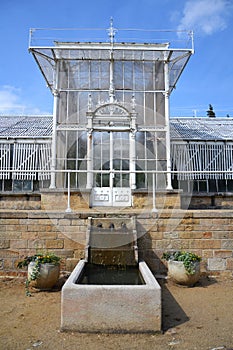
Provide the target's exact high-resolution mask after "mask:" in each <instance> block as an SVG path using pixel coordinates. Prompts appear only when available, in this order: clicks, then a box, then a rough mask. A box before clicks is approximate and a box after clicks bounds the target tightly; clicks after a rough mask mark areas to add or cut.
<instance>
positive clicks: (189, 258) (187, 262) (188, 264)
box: [162, 250, 201, 275]
mask: <svg viewBox="0 0 233 350" xmlns="http://www.w3.org/2000/svg"><path fill="white" fill-rule="evenodd" d="M162 259H164V260H167V261H168V260H173V261H182V262H183V264H184V267H185V270H186V271H187V273H188V274H189V275H193V274H194V273H195V263H196V262H199V261H201V257H200V256H198V255H196V254H194V253H191V252H186V251H180V250H178V251H170V252H166V253H163V256H162Z"/></svg>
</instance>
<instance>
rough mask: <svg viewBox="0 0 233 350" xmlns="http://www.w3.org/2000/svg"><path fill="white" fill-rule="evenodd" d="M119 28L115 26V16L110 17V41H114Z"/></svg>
mask: <svg viewBox="0 0 233 350" xmlns="http://www.w3.org/2000/svg"><path fill="white" fill-rule="evenodd" d="M116 32H117V30H116V29H115V28H114V27H113V18H112V17H111V18H110V28H109V29H108V36H109V38H110V43H111V44H113V43H114V38H115V34H116Z"/></svg>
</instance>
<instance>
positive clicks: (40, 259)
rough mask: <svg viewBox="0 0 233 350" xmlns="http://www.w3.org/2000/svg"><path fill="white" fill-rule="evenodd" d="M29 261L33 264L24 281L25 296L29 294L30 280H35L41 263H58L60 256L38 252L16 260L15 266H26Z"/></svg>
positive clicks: (38, 274)
mask: <svg viewBox="0 0 233 350" xmlns="http://www.w3.org/2000/svg"><path fill="white" fill-rule="evenodd" d="M31 262H34V263H35V264H34V266H33V269H32V272H31V274H30V276H28V277H27V279H26V281H25V293H26V295H27V296H31V293H30V291H29V285H30V282H31V281H35V280H36V279H37V278H38V277H39V276H40V266H41V264H53V265H59V262H60V258H59V257H58V256H57V255H55V254H53V253H38V254H34V255H31V256H26V257H25V258H24V259H23V260H21V261H19V262H18V264H17V267H18V268H20V269H21V268H24V267H27V266H28V265H29V264H30V263H31Z"/></svg>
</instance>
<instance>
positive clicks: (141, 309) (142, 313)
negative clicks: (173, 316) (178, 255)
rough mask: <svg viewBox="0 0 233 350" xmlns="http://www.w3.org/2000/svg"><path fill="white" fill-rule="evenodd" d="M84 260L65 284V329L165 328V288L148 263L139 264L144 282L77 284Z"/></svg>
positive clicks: (63, 314)
mask: <svg viewBox="0 0 233 350" xmlns="http://www.w3.org/2000/svg"><path fill="white" fill-rule="evenodd" d="M86 263H87V262H86V261H85V260H81V261H80V262H79V263H78V264H77V265H76V267H75V269H74V270H73V272H72V273H71V275H70V277H69V278H68V280H67V281H66V283H65V284H64V286H63V288H62V298H61V330H63V331H78V332H105V333H119V332H122V333H130V332H137V333H145V332H150V333H155V332H160V331H161V288H160V286H159V284H158V282H157V281H156V279H155V278H154V276H153V275H152V273H151V271H150V269H149V268H148V266H147V264H146V263H145V262H144V261H142V262H139V264H138V268H139V271H140V274H141V276H142V279H143V281H144V282H145V283H144V284H140V285H107V284H106V285H92V284H77V281H78V280H79V279H80V276H81V275H82V274H83V270H84V267H85V264H86Z"/></svg>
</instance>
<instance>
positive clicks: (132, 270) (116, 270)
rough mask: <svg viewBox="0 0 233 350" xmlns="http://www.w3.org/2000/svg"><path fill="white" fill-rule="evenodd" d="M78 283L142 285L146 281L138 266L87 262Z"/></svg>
mask: <svg viewBox="0 0 233 350" xmlns="http://www.w3.org/2000/svg"><path fill="white" fill-rule="evenodd" d="M76 284H94V285H142V284H145V282H144V280H143V277H142V276H141V273H140V271H139V268H138V266H124V267H122V266H116V265H114V266H106V265H105V266H104V265H96V264H90V263H87V264H86V265H85V267H84V269H83V273H82V274H81V276H80V277H79V278H78V280H77V281H76Z"/></svg>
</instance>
